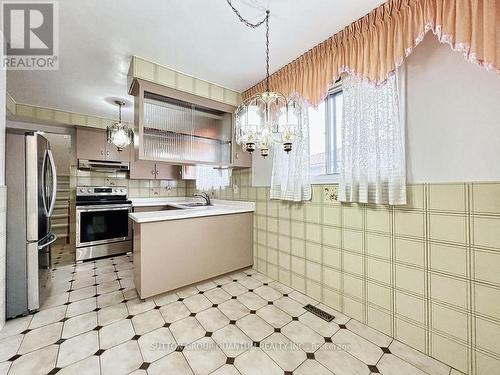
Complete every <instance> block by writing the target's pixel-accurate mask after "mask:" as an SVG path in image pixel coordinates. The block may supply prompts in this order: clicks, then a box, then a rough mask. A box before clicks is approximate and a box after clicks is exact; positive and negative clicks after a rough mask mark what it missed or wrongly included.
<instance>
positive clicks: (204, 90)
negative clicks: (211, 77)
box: [194, 79, 210, 98]
mask: <svg viewBox="0 0 500 375" xmlns="http://www.w3.org/2000/svg"><path fill="white" fill-rule="evenodd" d="M194 93H195V94H196V95H199V96H203V97H205V98H208V97H210V84H209V83H208V82H206V81H203V80H201V79H195V80H194Z"/></svg>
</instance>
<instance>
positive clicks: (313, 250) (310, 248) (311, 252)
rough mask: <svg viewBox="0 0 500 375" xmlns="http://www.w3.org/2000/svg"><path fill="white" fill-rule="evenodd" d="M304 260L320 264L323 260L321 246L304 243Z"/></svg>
mask: <svg viewBox="0 0 500 375" xmlns="http://www.w3.org/2000/svg"><path fill="white" fill-rule="evenodd" d="M306 258H307V259H308V260H313V261H315V262H318V263H321V260H322V258H323V255H322V248H321V245H320V244H316V243H313V242H306Z"/></svg>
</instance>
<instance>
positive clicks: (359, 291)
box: [342, 273, 363, 299]
mask: <svg viewBox="0 0 500 375" xmlns="http://www.w3.org/2000/svg"><path fill="white" fill-rule="evenodd" d="M342 277H343V285H344V293H346V294H349V295H351V296H352V297H356V298H360V299H361V298H363V280H362V279H361V278H359V277H356V276H351V275H348V274H345V273H344V274H342Z"/></svg>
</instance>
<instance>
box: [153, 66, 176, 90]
mask: <svg viewBox="0 0 500 375" xmlns="http://www.w3.org/2000/svg"><path fill="white" fill-rule="evenodd" d="M157 75H158V83H159V84H160V85H165V86H169V87H175V71H173V70H172V69H168V68H165V67H163V66H158V67H157Z"/></svg>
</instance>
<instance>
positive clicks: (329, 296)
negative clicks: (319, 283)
mask: <svg viewBox="0 0 500 375" xmlns="http://www.w3.org/2000/svg"><path fill="white" fill-rule="evenodd" d="M341 299H342V298H341V294H340V293H339V292H337V291H334V290H331V289H328V288H323V303H325V304H327V305H328V306H331V307H333V308H334V309H336V310H340V309H341Z"/></svg>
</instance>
